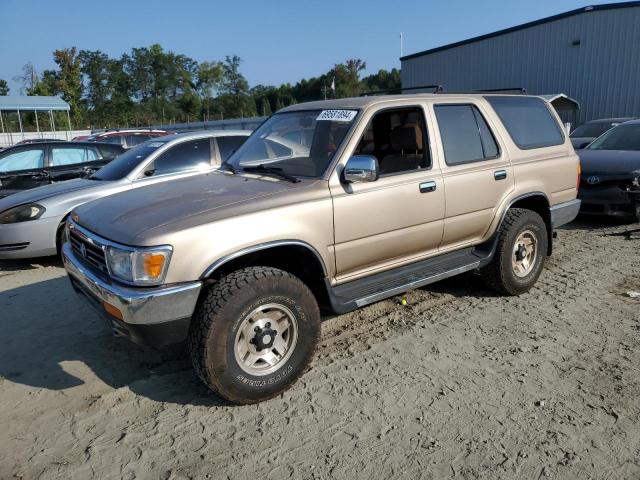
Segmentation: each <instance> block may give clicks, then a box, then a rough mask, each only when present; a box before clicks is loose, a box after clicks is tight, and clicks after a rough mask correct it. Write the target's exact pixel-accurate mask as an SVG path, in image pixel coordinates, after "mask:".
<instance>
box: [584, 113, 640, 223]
mask: <svg viewBox="0 0 640 480" xmlns="http://www.w3.org/2000/svg"><path fill="white" fill-rule="evenodd" d="M578 155H580V163H581V166H582V175H581V178H580V191H579V193H578V197H579V198H580V199H581V200H582V206H581V209H580V212H581V213H585V214H591V215H612V216H617V217H621V218H623V219H626V220H631V221H638V220H640V184H639V182H640V120H633V121H630V122H625V123H622V124H620V125H618V126H616V127H614V128H612V129H611V130H609V131H607V132H606V133H605V134H603V135H602V136H600V137H598V138H597V139H596V140H594V141H593V143H591V144H590V145H589V146H588V147H587V148H585V149H584V150H579V151H578Z"/></svg>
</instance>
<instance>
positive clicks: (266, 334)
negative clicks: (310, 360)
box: [234, 303, 298, 376]
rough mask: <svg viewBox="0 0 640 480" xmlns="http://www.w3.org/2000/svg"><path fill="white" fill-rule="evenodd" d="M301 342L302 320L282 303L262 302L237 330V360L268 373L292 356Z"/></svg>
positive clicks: (253, 372) (246, 367)
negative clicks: (300, 327)
mask: <svg viewBox="0 0 640 480" xmlns="http://www.w3.org/2000/svg"><path fill="white" fill-rule="evenodd" d="M297 342H298V322H297V320H296V316H295V315H294V314H293V312H292V311H291V310H290V309H289V308H287V307H285V306H284V305H281V304H279V303H269V304H266V305H261V306H260V307H258V308H256V309H254V310H253V311H252V312H251V313H249V314H248V315H247V316H246V317H245V318H244V319H243V320H242V322H241V324H240V328H239V329H238V332H237V333H236V339H235V343H234V353H235V358H236V362H237V363H238V365H239V366H240V368H241V369H242V370H244V371H245V372H246V373H248V374H250V375H255V376H262V375H268V374H270V373H273V372H275V371H277V370H279V369H280V368H281V367H282V366H283V365H284V364H285V363H286V362H287V360H289V358H290V357H291V354H292V353H293V351H294V350H295V346H296V344H297Z"/></svg>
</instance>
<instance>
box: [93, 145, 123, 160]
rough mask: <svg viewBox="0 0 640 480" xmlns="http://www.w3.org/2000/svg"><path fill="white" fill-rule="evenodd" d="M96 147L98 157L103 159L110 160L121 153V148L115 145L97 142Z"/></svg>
mask: <svg viewBox="0 0 640 480" xmlns="http://www.w3.org/2000/svg"><path fill="white" fill-rule="evenodd" d="M97 148H98V151H99V152H100V158H102V159H104V160H111V159H113V158H116V157H117V156H118V155H120V154H121V153H122V149H121V148H119V147H116V146H111V145H100V144H98V147H97Z"/></svg>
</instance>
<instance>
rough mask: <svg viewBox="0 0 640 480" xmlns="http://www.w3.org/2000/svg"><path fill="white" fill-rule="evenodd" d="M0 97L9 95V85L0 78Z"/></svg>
mask: <svg viewBox="0 0 640 480" xmlns="http://www.w3.org/2000/svg"><path fill="white" fill-rule="evenodd" d="M0 95H9V84H8V83H7V81H6V80H3V79H2V78H0Z"/></svg>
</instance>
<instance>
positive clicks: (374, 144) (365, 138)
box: [353, 107, 431, 176]
mask: <svg viewBox="0 0 640 480" xmlns="http://www.w3.org/2000/svg"><path fill="white" fill-rule="evenodd" d="M353 154H354V155H371V156H374V157H376V158H377V159H378V165H379V167H380V175H381V176H384V175H392V174H398V173H405V172H412V171H415V170H420V169H426V168H431V156H430V155H429V142H428V138H427V129H426V125H425V121H424V113H423V111H422V108H420V107H410V108H391V109H387V110H383V111H381V112H378V113H376V114H375V116H374V117H373V118H372V119H371V120H370V121H369V124H368V125H367V128H366V129H365V131H364V133H363V134H362V138H361V139H360V143H359V144H358V146H357V147H356V149H355V151H354V152H353Z"/></svg>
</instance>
